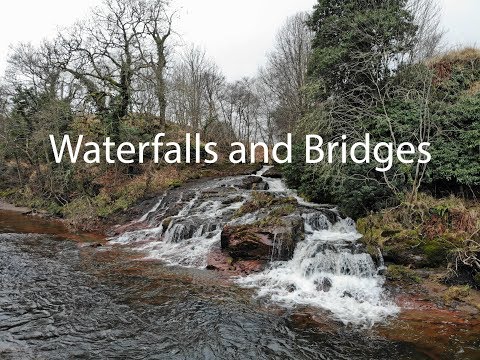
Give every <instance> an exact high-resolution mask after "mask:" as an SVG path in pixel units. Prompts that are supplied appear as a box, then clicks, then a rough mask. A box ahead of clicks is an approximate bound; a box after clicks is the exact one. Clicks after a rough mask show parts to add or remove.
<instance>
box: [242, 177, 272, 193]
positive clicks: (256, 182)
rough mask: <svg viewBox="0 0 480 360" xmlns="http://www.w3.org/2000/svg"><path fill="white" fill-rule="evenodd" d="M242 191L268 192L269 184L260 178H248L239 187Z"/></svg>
mask: <svg viewBox="0 0 480 360" xmlns="http://www.w3.org/2000/svg"><path fill="white" fill-rule="evenodd" d="M239 188H240V189H245V190H259V191H262V190H268V184H267V183H266V182H264V181H263V179H262V178H261V177H260V176H248V177H246V178H245V179H243V180H242V183H241V184H240V185H239Z"/></svg>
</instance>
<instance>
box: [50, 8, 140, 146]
mask: <svg viewBox="0 0 480 360" xmlns="http://www.w3.org/2000/svg"><path fill="white" fill-rule="evenodd" d="M133 5H134V0H129V1H123V0H105V1H104V6H103V7H99V8H96V9H94V10H93V12H92V18H91V19H90V20H88V21H85V22H83V23H78V24H77V25H76V26H75V27H74V29H73V30H72V31H71V32H70V33H69V34H68V35H67V36H64V35H62V34H61V35H60V39H61V41H60V44H61V46H62V50H63V51H62V52H61V55H63V56H62V57H60V64H61V66H62V67H63V70H64V71H66V72H69V73H70V74H72V75H73V76H74V77H75V78H76V79H77V80H78V81H80V82H81V83H82V85H83V86H85V88H86V89H87V92H88V95H89V96H90V98H91V99H92V100H93V101H94V104H95V106H96V108H97V111H99V112H100V113H103V114H106V113H107V109H108V110H110V111H109V113H108V115H109V119H110V126H111V131H112V135H113V136H114V137H118V136H119V131H120V130H119V129H120V121H121V120H122V119H123V118H124V117H125V116H126V115H127V114H128V112H129V108H130V106H131V103H132V83H133V80H134V77H135V76H136V74H137V73H138V71H139V70H140V69H142V68H143V67H144V66H145V64H144V62H143V61H142V60H143V59H142V56H141V51H140V48H141V46H142V45H141V39H142V38H143V37H144V36H145V32H146V28H145V23H144V19H143V16H142V14H141V13H139V11H138V9H136V8H135V7H134V6H133ZM108 102H109V103H108Z"/></svg>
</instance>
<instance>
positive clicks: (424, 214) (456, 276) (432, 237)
mask: <svg viewBox="0 0 480 360" xmlns="http://www.w3.org/2000/svg"><path fill="white" fill-rule="evenodd" d="M358 229H359V231H360V232H361V233H362V234H363V235H364V237H363V240H362V241H363V243H364V244H365V246H366V247H367V249H368V251H369V252H370V253H372V255H375V254H377V253H378V249H380V250H381V252H382V254H383V255H384V258H385V261H386V265H387V273H386V276H387V279H388V280H389V282H390V284H393V285H399V286H407V287H408V286H410V287H413V288H415V287H417V288H418V287H419V286H420V287H422V285H423V290H426V292H427V293H428V292H429V291H428V290H429V289H435V293H436V295H437V296H436V297H438V299H440V300H441V301H442V302H443V303H444V305H447V306H451V305H452V304H453V305H454V304H456V303H457V302H462V301H466V302H467V303H471V304H473V305H475V306H477V307H478V308H479V309H480V301H479V298H478V296H474V295H473V294H474V293H476V294H477V295H478V293H477V292H476V291H475V289H477V290H478V289H480V204H479V203H478V202H477V201H469V200H463V199H459V198H457V197H453V196H452V197H449V198H444V199H434V198H432V197H429V196H426V195H422V196H421V197H420V199H419V201H418V202H416V203H415V204H411V203H402V204H401V205H399V206H398V207H395V208H390V209H386V210H383V211H382V212H378V213H372V214H370V215H369V216H366V217H364V218H362V219H360V220H359V221H358ZM438 299H437V300H438Z"/></svg>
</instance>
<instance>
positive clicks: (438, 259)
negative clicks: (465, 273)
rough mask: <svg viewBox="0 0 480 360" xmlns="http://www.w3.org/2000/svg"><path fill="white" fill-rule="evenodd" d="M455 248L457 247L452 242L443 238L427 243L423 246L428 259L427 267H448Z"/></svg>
mask: <svg viewBox="0 0 480 360" xmlns="http://www.w3.org/2000/svg"><path fill="white" fill-rule="evenodd" d="M455 248H456V247H455V245H454V244H453V243H452V242H450V241H448V240H446V239H445V238H442V237H439V238H436V239H434V240H431V241H427V242H426V243H425V244H424V245H423V246H422V251H423V253H424V254H425V257H426V259H427V264H426V266H430V267H440V266H446V265H447V264H448V259H449V255H450V254H451V252H452V251H453V250H454V249H455Z"/></svg>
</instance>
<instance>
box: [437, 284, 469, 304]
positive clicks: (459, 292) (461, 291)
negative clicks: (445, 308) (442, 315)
mask: <svg viewBox="0 0 480 360" xmlns="http://www.w3.org/2000/svg"><path fill="white" fill-rule="evenodd" d="M471 290H472V289H471V288H470V286H468V285H467V286H453V287H451V288H449V289H448V290H447V291H446V292H445V294H443V301H444V302H445V304H447V305H451V304H452V303H453V302H454V301H462V302H463V301H465V300H466V298H467V297H469V296H470V292H471Z"/></svg>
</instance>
